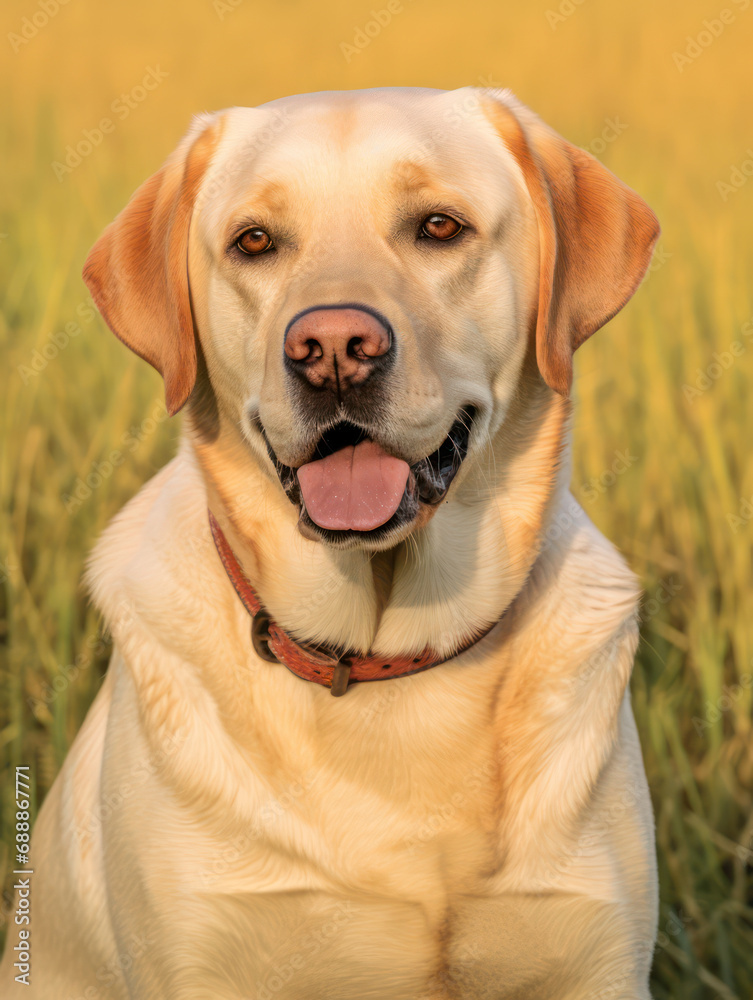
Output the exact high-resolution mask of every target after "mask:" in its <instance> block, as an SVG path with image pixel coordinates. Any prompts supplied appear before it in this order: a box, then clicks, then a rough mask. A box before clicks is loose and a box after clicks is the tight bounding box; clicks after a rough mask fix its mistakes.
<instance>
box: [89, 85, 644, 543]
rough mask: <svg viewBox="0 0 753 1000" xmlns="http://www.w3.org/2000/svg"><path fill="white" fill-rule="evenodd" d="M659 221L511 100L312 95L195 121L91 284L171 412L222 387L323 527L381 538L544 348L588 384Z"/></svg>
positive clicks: (358, 538) (397, 528)
mask: <svg viewBox="0 0 753 1000" xmlns="http://www.w3.org/2000/svg"><path fill="white" fill-rule="evenodd" d="M658 232H659V227H658V224H657V221H656V218H655V217H654V215H653V213H652V212H651V210H650V209H649V208H648V206H647V205H646V204H645V203H644V202H643V201H642V200H641V199H640V198H639V197H638V196H637V195H636V194H635V193H634V192H633V191H632V190H630V189H629V188H628V187H626V186H625V185H624V184H622V183H621V182H620V181H619V180H618V179H617V178H616V177H615V176H614V175H613V174H611V173H610V172H609V171H608V170H606V169H605V168H604V167H603V166H602V165H601V164H600V163H599V162H598V161H597V160H595V159H594V158H593V157H591V156H589V155H588V154H587V153H585V152H583V151H582V150H580V149H577V148H576V147H574V146H572V145H570V144H569V143H567V142H566V141H565V140H564V139H562V138H561V137H560V136H559V135H557V134H556V133H555V132H553V131H552V130H551V129H549V128H548V127H547V126H546V125H544V124H543V123H542V122H541V121H540V120H539V119H538V118H537V117H536V116H535V115H533V114H532V113H531V112H530V111H528V109H526V108H524V107H523V106H522V105H520V104H518V103H517V102H516V101H515V100H514V98H512V97H510V96H509V95H508V94H506V93H500V92H492V91H483V90H477V89H471V88H469V89H465V90H460V91H454V92H442V91H431V90H402V89H394V90H392V89H387V90H374V91H362V92H352V93H350V92H343V93H327V94H313V95H307V96H302V97H293V98H285V99H283V100H280V101H275V102H272V103H271V104H268V105H264V106H262V107H260V108H253V109H251V108H234V109H232V110H229V111H226V112H222V113H219V114H217V115H214V116H204V117H202V118H200V119H199V120H197V122H196V123H195V125H194V127H193V129H192V130H191V131H190V132H189V134H188V135H187V136H186V138H185V139H184V140H183V142H182V144H181V145H180V146H179V148H178V150H177V151H176V153H175V154H173V156H172V157H171V158H170V159H169V160H168V162H167V163H166V164H165V166H164V167H163V168H162V169H161V170H160V171H159V172H158V173H156V174H155V175H154V176H153V177H151V178H150V179H149V180H148V181H146V183H145V184H144V185H142V187H141V188H139V190H138V191H137V192H136V194H135V195H134V196H133V198H132V200H131V201H130V202H129V204H128V206H127V207H126V208H125V209H124V210H123V212H121V214H120V215H119V216H118V218H117V219H116V220H115V222H114V223H113V224H112V225H111V226H110V227H108V229H107V230H106V231H105V233H104V234H103V235H102V237H101V238H100V239H99V241H98V242H97V244H96V245H95V246H94V248H93V249H92V251H91V253H90V255H89V258H88V260H87V262H86V267H85V270H84V277H85V280H86V282H87V284H88V286H89V288H90V290H91V292H92V295H93V296H94V299H95V301H96V303H97V305H98V306H99V308H100V310H101V312H102V313H103V315H104V317H105V319H106V321H107V323H108V324H109V326H110V327H111V328H112V330H113V331H114V332H115V333H116V334H117V336H118V337H119V338H120V339H121V340H123V341H124V342H125V343H126V344H127V345H128V346H129V347H130V348H131V349H132V350H134V351H135V352H136V353H137V354H139V355H140V356H141V357H143V358H145V359H146V360H147V361H149V362H150V363H151V364H152V365H154V367H155V368H157V369H158V370H159V371H160V372H161V373H162V375H163V377H164V381H165V391H166V399H167V406H168V409H169V411H170V413H175V412H177V411H178V410H179V409H180V408H181V407H182V406H183V405H184V403H185V402H186V401H187V400H188V399H189V398H191V402H192V406H193V407H194V408H195V409H196V411H197V412H199V411H200V410H204V411H205V410H206V399H207V395H209V397H210V398H211V402H212V406H213V407H214V411H215V415H216V418H217V419H218V420H219V421H222V420H225V421H229V422H231V423H232V424H234V425H235V426H236V427H238V428H239V429H240V431H241V433H242V435H243V438H244V440H245V442H246V444H247V445H248V447H249V449H250V450H251V451H252V452H253V453H254V454H255V455H256V457H257V459H258V461H259V462H261V463H262V464H263V465H266V466H267V468H268V471H269V473H270V475H275V474H276V476H277V477H278V478H279V482H280V488H281V489H282V490H284V491H285V493H286V494H287V496H288V498H289V499H290V501H291V503H292V504H293V505H294V506H295V507H296V508H297V509H298V512H299V520H298V524H299V528H300V530H301V531H302V533H303V534H304V535H306V536H307V537H309V538H314V539H321V540H324V541H325V542H327V543H329V544H332V545H337V546H352V545H359V546H361V547H363V548H370V549H378V548H386V547H389V546H392V545H394V544H396V543H397V542H399V541H400V540H401V539H402V538H404V537H405V536H406V535H407V534H408V533H410V532H411V531H412V530H413V529H414V528H415V527H416V526H418V525H421V524H424V523H425V522H426V521H427V520H428V519H429V518H430V517H431V516H432V513H433V511H434V510H435V509H436V506H437V504H439V502H440V501H442V500H443V499H444V498H445V497H446V495H447V493H448V490H450V487H451V484H453V482H454V481H455V482H456V486H455V487H454V488H455V489H457V488H458V484H459V482H460V481H461V480H462V478H463V476H464V472H465V467H466V466H468V465H470V464H471V463H472V462H473V461H474V457H475V459H476V460H477V461H481V460H482V458H481V456H483V454H484V452H485V450H486V449H485V441H488V438H489V436H490V435H491V436H493V435H495V434H496V433H497V431H498V430H499V428H500V426H501V425H502V423H503V422H504V418H505V414H506V413H507V411H508V409H509V407H510V404H511V401H512V399H513V398H514V396H515V393H516V389H517V387H518V385H519V382H520V377H521V371H522V368H523V365H524V360H525V359H526V356H527V354H528V355H529V357H530V358H535V363H536V365H537V367H538V372H539V374H540V377H541V379H543V381H544V382H545V383H546V385H548V386H549V387H550V389H551V390H552V391H554V392H557V393H560V394H563V395H566V394H567V393H568V392H569V389H570V385H571V381H572V355H573V352H574V350H575V349H576V348H577V347H578V346H579V345H580V344H582V343H583V341H584V340H586V339H587V338H588V337H589V336H590V335H591V334H592V333H594V332H595V331H596V330H598V329H599V327H601V326H602V325H603V324H604V323H606V322H607V321H608V320H609V319H610V318H611V317H612V316H613V315H614V314H615V313H616V312H617V311H618V310H619V309H620V308H621V307H622V306H623V305H624V304H625V303H626V302H627V300H628V299H629V298H630V296H631V295H632V293H633V292H634V291H635V289H636V288H637V286H638V284H639V283H640V281H641V278H642V277H643V274H644V272H645V270H646V268H647V266H648V263H649V260H650V256H651V251H652V248H653V246H654V243H655V241H656V238H657V236H658ZM197 371H198V373H199V375H198V380H197ZM207 433H210V434H211V429H208V430H207ZM273 470H274V471H273ZM291 513H292V511H291Z"/></svg>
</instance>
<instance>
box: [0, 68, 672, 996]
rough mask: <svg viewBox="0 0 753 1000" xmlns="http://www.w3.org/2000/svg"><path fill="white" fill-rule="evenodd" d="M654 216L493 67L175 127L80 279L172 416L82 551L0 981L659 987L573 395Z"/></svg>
mask: <svg viewBox="0 0 753 1000" xmlns="http://www.w3.org/2000/svg"><path fill="white" fill-rule="evenodd" d="M658 234H659V226H658V223H657V220H656V218H655V216H654V214H653V212H652V211H651V210H650V209H649V207H648V206H647V205H646V204H645V202H644V201H643V200H642V199H641V198H640V197H639V196H638V195H637V194H635V193H634V192H633V191H632V190H631V189H630V188H628V187H627V186H625V185H624V184H623V183H622V182H621V181H619V180H618V179H617V178H616V177H615V176H614V175H613V174H611V173H610V172H609V171H608V170H607V169H606V168H605V167H604V166H603V165H602V164H601V163H599V162H598V161H597V160H596V159H594V158H593V157H592V156H590V155H589V154H587V153H586V152H584V151H583V150H581V149H578V148H576V147H575V146H573V145H571V144H570V143H568V142H566V141H565V140H564V139H563V138H562V137H561V136H559V135H558V134H557V133H556V132H555V131H553V130H552V129H551V128H549V127H548V126H547V125H545V124H544V123H543V122H542V121H541V120H540V119H539V118H538V117H537V116H536V115H535V114H534V113H532V112H531V111H530V110H528V109H527V108H526V107H525V106H523V105H522V104H521V103H519V102H518V101H517V100H516V99H515V98H514V97H513V96H512V95H511V94H510V93H509V92H507V91H498V90H487V89H479V88H465V89H461V90H458V91H452V92H445V91H438V90H429V89H425V90H424V89H407V88H406V89H403V88H395V89H390V88H388V89H376V90H366V91H355V92H332V93H319V94H311V95H303V96H296V97H288V98H283V99H281V100H277V101H273V102H271V103H269V104H266V105H263V106H261V107H258V108H232V109H230V110H227V111H224V112H220V113H217V114H211V115H206V114H205V115H201V116H199V117H198V118H197V119H196V120H195V121H194V123H193V125H192V127H191V129H190V131H189V132H188V134H187V135H186V137H185V138H184V139H183V141H182V142H181V143H180V145H179V146H178V148H177V150H176V152H175V153H174V154H173V155H172V156H171V157H170V158H169V159H168V161H167V162H166V164H165V165H164V166H163V167H162V169H161V170H159V171H158V172H157V173H156V174H154V176H152V177H151V178H150V179H149V180H147V181H146V182H145V183H144V184H143V185H142V187H140V188H139V189H138V191H137V192H136V193H135V195H134V196H133V198H132V199H131V201H130V202H129V204H128V205H127V207H126V208H125V209H124V210H123V211H122V212H121V214H120V215H119V216H118V217H117V219H116V220H115V222H114V223H112V224H111V225H110V226H109V227H108V228H107V229H106V230H105V232H104V234H103V235H102V236H101V237H100V239H99V240H98V242H97V243H96V245H95V246H94V248H93V249H92V251H91V253H90V254H89V257H88V259H87V261H86V265H85V269H84V278H85V281H86V284H87V285H88V287H89V289H90V291H91V293H92V295H93V297H94V300H95V301H96V303H97V306H98V308H99V309H100V311H101V313H102V315H103V316H104V318H105V320H106V322H107V324H108V326H109V327H110V328H111V329H112V331H113V332H114V333H115V334H116V335H117V337H119V338H120V339H121V340H122V341H123V342H124V343H125V344H126V345H127V346H128V347H129V348H130V349H131V350H132V351H134V352H136V354H138V355H140V356H141V357H142V358H143V359H145V360H146V361H148V362H149V363H150V364H151V365H152V366H154V367H155V368H156V369H157V370H158V371H159V372H160V373H161V375H162V377H163V379H164V387H165V400H166V407H167V409H168V411H169V413H170V414H171V415H172V414H175V413H177V412H178V411H179V410H181V409H184V421H183V433H182V439H181V444H180V447H179V450H178V454H177V457H176V458H175V459H174V460H173V461H171V462H170V463H169V465H167V466H166V467H165V468H164V469H163V470H162V471H161V472H159V473H158V474H157V475H156V476H155V477H154V478H153V479H152V480H151V481H150V482H149V483H147V485H146V486H144V488H143V489H142V490H141V491H140V492H139V493H138V495H137V496H136V497H134V498H133V499H132V500H131V501H130V502H129V503H128V504H127V506H126V507H125V508H124V509H123V510H122V511H121V512H120V513H119V514H118V515H117V516H116V517H115V519H114V521H113V522H112V523H111V525H110V526H109V527H108V528H107V530H106V531H105V533H104V536H103V538H102V539H101V540H100V542H99V543H98V545H97V547H96V549H95V551H94V554H93V556H92V558H91V561H90V564H89V568H88V571H87V578H88V584H89V587H90V589H91V593H92V595H93V598H94V600H95V602H96V604H97V606H98V608H99V609H100V610H101V612H102V614H103V616H104V619H105V622H106V623H107V627H108V629H109V630H110V632H111V633H112V636H113V642H114V649H113V654H112V659H111V662H110V666H109V670H108V672H107V675H106V678H105V680H104V682H103V685H102V687H101V689H100V691H99V693H98V695H97V697H96V699H95V701H94V704H93V705H92V707H91V709H90V711H89V714H88V716H87V718H86V720H85V722H84V725H83V727H82V729H81V731H80V733H79V734H78V737H77V739H76V741H75V743H74V745H73V747H72V749H71V751H70V753H69V755H68V757H67V760H66V762H65V764H64V767H63V769H62V771H61V773H60V775H59V776H58V778H57V780H56V782H55V784H54V786H53V788H52V790H51V791H50V793H49V795H48V796H47V799H46V800H45V802H44V804H43V806H42V809H41V811H40V814H39V818H38V821H37V823H36V826H35V829H34V832H33V838H32V848H31V864H32V867H33V869H34V876H33V896H32V901H31V906H32V910H31V943H30V951H31V976H30V987H29V986H26V985H24V986H23V987H22V986H20V985H18V983H17V982H16V980H15V977H16V976H17V975H18V971H17V969H14V967H13V964H12V963H13V961H14V959H13V958H12V956H13V954H14V952H13V951H12V946H13V944H14V943H15V941H14V939H13V934H12V933H11V936H10V940H9V946H8V949H7V953H6V958H5V964H4V967H3V974H2V979H1V982H2V984H3V987H4V989H3V995H5V996H11V995H12V996H15V995H19V996H21V995H23V996H26V997H32V998H44V1000H81V998H87V1000H92V998H94V1000H97V998H104V997H107V998H118V1000H120V998H138V1000H151V998H154V1000H168V998H169V1000H188V998H190V1000H204V998H206V1000H209V998H212V1000H219V998H222V1000H251V998H254V1000H265V998H270V997H275V998H279V1000H294V998H295V1000H297V998H306V1000H312V998H314V997H319V998H322V1000H325V998H326V1000H332V998H341V1000H349V998H352V1000H364V998H381V1000H385V998H390V1000H396V998H404V1000H443V998H456V997H463V998H466V1000H470V998H492V997H494V998H500V1000H502V998H509V1000H513V998H515V1000H521V998H531V1000H533V998H537V1000H538V998H542V1000H543V998H547V1000H576V998H577V1000H586V998H594V1000H595V998H602V997H605V996H609V997H612V998H615V1000H617V998H623V1000H628V998H629V1000H639V998H640V1000H646V998H649V997H650V992H649V986H648V977H649V969H650V965H651V958H652V951H653V946H654V941H655V932H656V923H657V872H656V861H655V847H654V829H653V818H652V810H651V803H650V798H649V794H648V786H647V782H646V778H645V772H644V768H643V763H642V758H641V752H640V746H639V742H638V736H637V732H636V727H635V722H634V719H633V715H632V711H631V707H630V696H629V689H628V682H629V678H630V673H631V669H632V663H633V658H634V653H635V649H636V645H637V640H638V628H637V605H638V599H639V588H638V585H637V581H636V579H635V577H634V576H633V574H632V573H631V571H630V570H629V569H628V567H627V565H626V564H625V562H624V561H623V559H622V558H621V556H620V555H619V554H618V553H617V551H616V550H615V548H614V547H613V546H612V545H611V543H609V542H608V541H607V540H606V539H605V538H604V537H603V536H602V535H601V534H600V533H599V532H598V531H597V530H596V528H595V527H594V526H593V525H592V524H591V522H590V521H589V520H588V518H587V517H586V516H585V514H584V512H583V511H582V509H581V508H580V506H579V505H578V504H577V503H576V501H575V500H574V498H573V497H572V496H571V495H570V493H569V476H570V461H569V449H570V444H569V442H570V425H571V403H570V401H569V393H570V389H571V384H572V370H573V352H574V351H575V350H576V348H578V347H579V346H580V345H581V344H582V343H583V342H584V341H585V340H586V339H587V338H588V337H590V336H591V334H593V333H594V332H595V331H596V330H598V329H599V328H600V327H601V326H603V325H604V324H605V323H606V322H607V321H608V320H609V319H610V318H611V317H612V316H614V315H615V313H617V312H618V311H619V310H620V309H621V308H622V307H623V306H624V305H625V304H626V302H627V301H628V299H629V298H630V297H631V296H632V294H633V293H634V292H635V290H636V289H637V287H638V285H639V284H640V282H641V280H642V278H643V276H644V274H645V272H646V269H647V267H648V264H649V261H650V258H651V253H652V250H653V247H654V244H655V242H656V239H657V237H658ZM13 990H15V991H16V992H13ZM22 990H24V991H25V992H22Z"/></svg>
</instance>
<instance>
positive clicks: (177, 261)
mask: <svg viewBox="0 0 753 1000" xmlns="http://www.w3.org/2000/svg"><path fill="white" fill-rule="evenodd" d="M202 124H204V128H203V130H202V131H201V132H200V133H199V135H198V137H197V136H196V129H195V128H194V129H192V130H191V131H190V132H189V133H188V135H187V136H186V137H185V138H184V140H183V142H182V143H181V144H180V145H179V146H178V148H177V150H176V151H175V152H174V153H173V154H172V156H171V157H170V158H169V159H168V160H167V162H166V163H165V165H164V166H163V167H162V168H161V169H160V170H158V171H157V173H156V174H153V175H152V176H151V177H150V178H149V180H147V181H145V182H144V183H143V184H142V185H141V187H140V188H139V189H138V190H137V191H136V193H135V194H134V195H133V197H132V198H131V200H130V201H129V202H128V204H127V205H126V207H125V208H124V209H123V211H122V212H121V213H120V215H118V217H117V218H116V219H115V221H114V222H112V223H111V224H110V225H109V226H108V227H107V229H105V231H104V233H103V234H102V235H101V236H100V238H99V239H98V240H97V242H96V243H95V244H94V246H93V247H92V249H91V250H90V252H89V256H88V257H87V258H86V264H85V265H84V281H85V282H86V285H87V287H88V288H89V291H90V292H91V295H92V298H93V299H94V301H95V303H96V305H97V308H98V309H99V311H100V312H101V313H102V315H103V316H104V319H105V322H106V323H107V325H108V326H109V327H110V329H111V330H112V332H113V333H114V334H115V336H116V337H118V338H119V339H120V340H122V341H123V343H124V344H126V345H127V346H128V347H130V348H131V350H132V351H134V352H135V353H136V354H138V355H139V357H141V358H144V360H145V361H148V362H149V364H150V365H153V366H154V367H155V368H156V369H157V371H158V372H160V374H161V375H162V377H163V378H164V381H165V403H166V405H167V410H168V413H169V414H170V415H171V416H172V415H173V414H174V413H177V412H178V410H179V409H180V408H181V407H182V406H183V404H184V403H185V402H186V400H187V399H188V397H189V395H190V394H191V390H192V389H193V386H194V382H195V381H196V344H195V340H194V324H193V314H192V312H191V295H190V289H189V284H188V232H189V226H190V223H191V216H192V214H193V208H194V202H195V200H196V196H197V194H198V191H199V187H200V185H201V181H202V179H203V177H204V174H205V172H206V169H207V167H208V165H209V162H210V160H211V158H212V154H213V153H214V150H215V148H216V146H217V143H218V141H219V134H220V125H221V119H219V120H212V121H211V122H210V123H209V124H206V123H203V122H199V127H200V126H201V125H202Z"/></svg>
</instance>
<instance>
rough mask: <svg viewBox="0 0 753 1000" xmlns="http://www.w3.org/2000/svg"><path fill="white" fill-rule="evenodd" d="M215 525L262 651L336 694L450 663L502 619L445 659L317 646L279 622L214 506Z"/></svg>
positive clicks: (219, 546)
mask: <svg viewBox="0 0 753 1000" xmlns="http://www.w3.org/2000/svg"><path fill="white" fill-rule="evenodd" d="M209 526H210V528H211V529H212V537H213V538H214V544H215V546H216V547H217V552H218V554H219V557H220V559H221V560H222V565H223V566H224V567H225V572H226V573H227V575H228V579H229V580H230V582H231V583H232V585H233V587H234V589H235V592H236V594H237V595H238V597H240V599H241V601H242V603H243V606H244V607H245V609H246V611H248V613H249V614H250V615H251V620H252V621H251V639H252V641H253V644H254V649H255V650H256V652H257V653H258V654H259V656H261V657H262V658H263V659H265V660H269V661H270V662H272V663H282V665H283V666H285V667H287V668H288V670H290V671H291V672H292V673H294V674H295V675H296V676H297V677H300V678H302V679H303V680H305V681H313V682H314V683H315V684H322V685H324V687H328V688H329V689H330V693H331V694H333V695H334V696H335V697H336V698H337V697H339V696H340V695H343V694H345V692H346V691H347V690H348V684H349V683H353V682H356V681H384V680H388V679H389V678H391V677H407V676H408V675H409V674H417V673H419V672H420V671H422V670H429V669H430V668H431V667H437V666H439V664H440V663H447V661H448V660H451V659H454V657H456V656H459V655H460V653H463V652H465V650H467V649H470V647H471V646H473V645H475V643H477V642H478V641H479V639H481V638H483V636H485V635H486V634H487V633H488V632H489V631H490V630H491V629H492V628H493V627H494V624H496V623H492V625H490V626H489V628H487V629H484V631H483V632H480V633H479V634H478V635H476V636H474V637H473V638H472V639H471V641H470V642H469V643H467V644H466V645H465V646H463V647H462V648H461V649H458V650H456V651H455V652H454V653H453V654H452V656H447V657H444V658H439V657H438V656H437V654H436V653H434V652H433V651H432V650H431V649H429V648H428V647H427V648H426V649H425V650H424V651H423V652H422V653H419V654H418V656H411V657H409V656H392V657H389V658H388V657H383V656H375V655H374V654H372V653H367V654H366V656H361V655H360V654H358V653H352V652H347V651H345V650H336V649H333V648H331V647H327V646H323V645H318V646H311V645H308V644H306V643H302V642H296V641H295V640H294V639H292V638H291V637H290V636H289V635H288V634H287V632H285V631H284V630H283V629H282V628H280V626H279V625H278V624H277V623H276V622H275V621H273V619H272V618H271V617H270V615H269V612H268V611H267V610H266V609H265V608H264V605H263V604H262V603H261V601H260V600H259V595H258V594H257V593H256V591H255V590H254V588H253V587H252V586H251V584H250V583H249V581H248V577H247V576H246V574H245V573H244V572H243V570H242V569H241V567H240V564H239V563H238V560H237V559H236V558H235V555H234V553H233V550H232V549H231V548H230V545H229V543H228V540H227V538H225V535H224V534H223V532H222V529H221V528H220V526H219V524H218V523H217V521H216V520H215V517H214V515H213V514H212V512H211V510H210V511H209Z"/></svg>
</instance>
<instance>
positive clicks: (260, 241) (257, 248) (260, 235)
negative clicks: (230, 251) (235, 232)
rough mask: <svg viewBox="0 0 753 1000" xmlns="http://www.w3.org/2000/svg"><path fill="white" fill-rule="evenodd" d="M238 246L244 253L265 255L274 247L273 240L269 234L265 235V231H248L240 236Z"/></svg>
mask: <svg viewBox="0 0 753 1000" xmlns="http://www.w3.org/2000/svg"><path fill="white" fill-rule="evenodd" d="M236 246H237V247H238V249H239V250H242V251H243V252H244V253H248V254H257V253H264V251H265V250H269V248H270V247H271V246H272V239H271V237H270V235H269V233H265V232H264V230H263V229H247V230H246V232H245V233H241V235H240V236H239V238H238V242H237V243H236Z"/></svg>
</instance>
